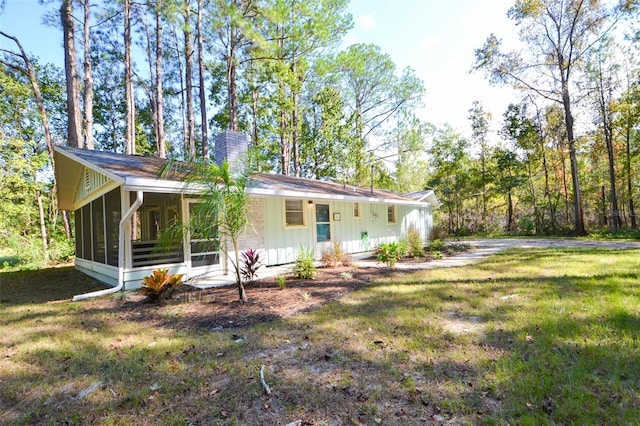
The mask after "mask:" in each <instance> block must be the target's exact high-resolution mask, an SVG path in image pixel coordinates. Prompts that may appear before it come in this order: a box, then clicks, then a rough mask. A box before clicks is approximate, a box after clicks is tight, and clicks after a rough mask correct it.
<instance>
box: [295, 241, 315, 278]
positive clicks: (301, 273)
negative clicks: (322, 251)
mask: <svg viewBox="0 0 640 426" xmlns="http://www.w3.org/2000/svg"><path fill="white" fill-rule="evenodd" d="M315 274H316V267H315V265H314V258H313V251H312V250H311V249H307V248H304V247H301V248H300V253H298V258H297V259H296V264H295V266H294V267H293V275H294V276H295V277H296V278H299V279H302V280H312V279H313V277H314V276H315Z"/></svg>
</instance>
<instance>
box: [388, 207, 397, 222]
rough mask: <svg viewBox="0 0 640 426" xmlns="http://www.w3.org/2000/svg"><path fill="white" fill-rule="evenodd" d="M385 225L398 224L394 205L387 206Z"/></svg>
mask: <svg viewBox="0 0 640 426" xmlns="http://www.w3.org/2000/svg"><path fill="white" fill-rule="evenodd" d="M387 223H394V224H395V223H398V211H397V209H396V206H395V205H394V204H392V205H389V206H387Z"/></svg>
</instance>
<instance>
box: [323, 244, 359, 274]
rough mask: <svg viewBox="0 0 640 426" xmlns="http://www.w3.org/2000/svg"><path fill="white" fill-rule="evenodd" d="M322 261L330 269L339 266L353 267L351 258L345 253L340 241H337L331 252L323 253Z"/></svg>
mask: <svg viewBox="0 0 640 426" xmlns="http://www.w3.org/2000/svg"><path fill="white" fill-rule="evenodd" d="M321 260H322V263H324V264H325V265H326V266H328V267H329V268H335V267H336V266H339V265H343V266H351V263H352V259H351V256H350V255H349V254H348V253H345V252H344V250H343V249H342V245H341V244H340V242H339V241H335V242H334V243H333V245H332V246H331V248H330V249H329V250H327V251H325V252H324V253H322V258H321Z"/></svg>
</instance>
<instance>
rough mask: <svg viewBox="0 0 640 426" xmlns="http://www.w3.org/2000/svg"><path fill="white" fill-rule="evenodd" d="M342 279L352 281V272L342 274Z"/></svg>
mask: <svg viewBox="0 0 640 426" xmlns="http://www.w3.org/2000/svg"><path fill="white" fill-rule="evenodd" d="M340 278H342V279H343V280H350V279H351V278H353V275H352V274H351V272H346V271H345V272H342V273H341V274H340Z"/></svg>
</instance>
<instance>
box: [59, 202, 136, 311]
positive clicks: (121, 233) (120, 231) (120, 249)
mask: <svg viewBox="0 0 640 426" xmlns="http://www.w3.org/2000/svg"><path fill="white" fill-rule="evenodd" d="M142 194H143V193H142V191H137V192H136V200H135V201H134V202H133V204H132V205H131V207H130V208H129V210H127V212H126V213H125V214H124V216H123V217H122V219H120V223H119V224H118V239H119V242H118V285H117V286H115V287H112V288H107V289H104V290H98V291H93V292H91V293H84V294H78V295H76V296H73V299H72V300H73V301H74V302H77V301H78V300H83V299H89V298H91V297H98V296H104V295H106V294H112V293H116V292H118V291H120V290H122V288H123V287H124V247H125V238H124V225H125V224H126V223H127V222H128V221H129V220H130V219H131V216H133V214H134V213H135V212H136V210H138V208H139V207H140V206H141V205H142V199H143V196H142Z"/></svg>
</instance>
